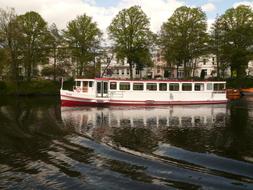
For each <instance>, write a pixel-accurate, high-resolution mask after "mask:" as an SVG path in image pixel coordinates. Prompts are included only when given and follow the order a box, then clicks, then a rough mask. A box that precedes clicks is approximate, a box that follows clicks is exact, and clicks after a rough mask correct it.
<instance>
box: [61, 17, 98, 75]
mask: <svg viewBox="0 0 253 190" xmlns="http://www.w3.org/2000/svg"><path fill="white" fill-rule="evenodd" d="M101 36H102V32H101V31H100V29H99V28H98V27H97V24H96V23H95V22H92V18H91V17H89V16H87V15H86V14H84V15H82V16H78V17H77V18H76V19H75V20H72V21H71V22H69V23H68V25H67V30H66V31H64V37H65V39H66V41H67V43H68V45H69V48H70V49H71V54H72V56H73V57H74V58H75V59H76V61H77V72H78V75H79V76H82V75H83V72H84V69H85V66H87V64H88V63H90V62H92V61H94V60H95V56H96V54H97V50H98V48H99V46H100V40H101Z"/></svg>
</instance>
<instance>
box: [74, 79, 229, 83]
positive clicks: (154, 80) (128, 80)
mask: <svg viewBox="0 0 253 190" xmlns="http://www.w3.org/2000/svg"><path fill="white" fill-rule="evenodd" d="M75 81H122V82H124V81H126V82H199V83H203V82H215V83H226V81H215V80H212V81H211V80H179V79H161V80H160V79H149V80H144V79H139V80H137V79H134V80H131V79H115V78H95V79H88V78H77V79H75Z"/></svg>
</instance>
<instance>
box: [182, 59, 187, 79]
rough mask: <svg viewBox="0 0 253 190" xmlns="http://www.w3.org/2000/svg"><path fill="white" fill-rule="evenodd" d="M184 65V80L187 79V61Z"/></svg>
mask: <svg viewBox="0 0 253 190" xmlns="http://www.w3.org/2000/svg"><path fill="white" fill-rule="evenodd" d="M183 65H184V78H186V75H187V74H186V61H185V60H184V61H183Z"/></svg>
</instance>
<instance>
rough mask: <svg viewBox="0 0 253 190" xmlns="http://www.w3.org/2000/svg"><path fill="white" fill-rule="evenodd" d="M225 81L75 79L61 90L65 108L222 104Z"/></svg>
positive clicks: (224, 101) (224, 93)
mask: <svg viewBox="0 0 253 190" xmlns="http://www.w3.org/2000/svg"><path fill="white" fill-rule="evenodd" d="M225 88H226V82H224V81H183V80H182V81H179V80H119V79H106V78H96V79H76V80H75V86H74V87H73V90H72V91H70V90H63V89H62V88H61V90H60V95H61V103H62V106H79V105H96V106H99V105H101V106H106V105H149V106H150V105H180V104H223V103H226V102H227V101H228V99H227V97H226V90H225Z"/></svg>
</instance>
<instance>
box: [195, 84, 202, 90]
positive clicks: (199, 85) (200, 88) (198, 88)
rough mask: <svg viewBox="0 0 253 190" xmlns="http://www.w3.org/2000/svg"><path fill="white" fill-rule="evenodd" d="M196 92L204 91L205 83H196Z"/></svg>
mask: <svg viewBox="0 0 253 190" xmlns="http://www.w3.org/2000/svg"><path fill="white" fill-rule="evenodd" d="M194 90H195V91H204V83H195V85H194Z"/></svg>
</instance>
